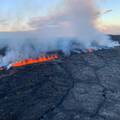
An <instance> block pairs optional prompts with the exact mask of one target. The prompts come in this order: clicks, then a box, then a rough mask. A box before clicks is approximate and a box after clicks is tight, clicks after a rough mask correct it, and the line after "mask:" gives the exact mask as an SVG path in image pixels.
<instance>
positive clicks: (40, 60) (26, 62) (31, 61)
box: [12, 54, 59, 67]
mask: <svg viewBox="0 0 120 120" xmlns="http://www.w3.org/2000/svg"><path fill="white" fill-rule="evenodd" d="M58 58H59V56H58V55H57V54H55V55H51V56H47V57H40V58H37V59H26V60H22V61H18V62H16V63H13V64H12V67H21V66H26V65H30V64H35V63H43V62H48V61H52V60H55V59H58Z"/></svg>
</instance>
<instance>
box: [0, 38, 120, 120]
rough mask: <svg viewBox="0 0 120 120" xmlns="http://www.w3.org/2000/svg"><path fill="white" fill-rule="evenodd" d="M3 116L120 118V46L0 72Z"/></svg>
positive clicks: (5, 119)
mask: <svg viewBox="0 0 120 120" xmlns="http://www.w3.org/2000/svg"><path fill="white" fill-rule="evenodd" d="M112 38H113V39H114V40H118V39H120V36H112ZM0 120H120V47H116V48H113V49H106V50H98V51H95V52H93V53H81V54H75V53H73V54H71V55H70V56H69V57H61V58H60V59H59V60H56V61H51V62H48V63H43V64H36V65H30V66H26V67H23V68H20V69H14V70H9V71H1V72H0Z"/></svg>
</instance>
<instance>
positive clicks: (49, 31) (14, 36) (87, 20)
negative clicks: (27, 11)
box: [0, 0, 119, 65]
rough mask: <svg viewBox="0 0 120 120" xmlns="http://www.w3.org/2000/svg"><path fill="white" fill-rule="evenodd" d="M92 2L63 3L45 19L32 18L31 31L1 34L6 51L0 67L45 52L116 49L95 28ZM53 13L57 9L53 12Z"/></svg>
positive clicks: (71, 0) (73, 0) (68, 52)
mask: <svg viewBox="0 0 120 120" xmlns="http://www.w3.org/2000/svg"><path fill="white" fill-rule="evenodd" d="M95 2H96V1H95V0H89V1H88V0H64V5H63V6H62V8H61V9H60V10H58V11H57V12H55V13H51V14H50V15H48V16H44V17H36V18H32V19H31V20H30V22H29V23H28V24H29V26H30V27H31V28H33V29H34V30H33V31H32V32H21V33H20V32H18V33H17V32H16V33H9V34H7V37H6V34H2V35H1V39H0V48H4V47H6V48H7V51H6V55H5V56H3V57H2V59H1V62H0V64H1V65H7V64H9V63H11V62H15V61H17V60H20V59H23V58H29V57H36V56H40V55H41V54H43V53H46V52H47V51H53V50H62V51H63V52H64V53H65V54H70V51H71V50H73V49H82V50H85V49H89V48H93V49H101V48H107V47H114V46H118V45H119V44H118V42H114V41H112V40H110V38H109V37H108V36H106V35H104V34H103V33H101V32H100V31H99V30H98V29H97V28H96V26H95V22H96V20H97V18H98V16H97V13H98V9H97V8H96V6H95ZM55 11H56V10H55Z"/></svg>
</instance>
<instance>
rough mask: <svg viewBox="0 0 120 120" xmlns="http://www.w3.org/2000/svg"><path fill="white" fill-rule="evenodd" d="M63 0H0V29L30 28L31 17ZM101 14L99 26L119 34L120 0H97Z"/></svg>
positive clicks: (43, 12)
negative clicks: (28, 24) (107, 11)
mask: <svg viewBox="0 0 120 120" xmlns="http://www.w3.org/2000/svg"><path fill="white" fill-rule="evenodd" d="M61 1H63V0H0V31H1V32H3V31H22V30H30V28H29V26H27V24H26V23H27V22H29V20H30V19H31V18H32V17H37V16H45V15H47V14H49V13H50V12H52V10H53V9H55V8H56V10H57V7H58V6H60V5H61ZM98 1H99V2H98V6H99V7H100V9H101V10H102V12H103V13H104V11H105V10H109V9H111V10H112V11H111V12H109V13H107V14H101V15H100V19H99V28H100V29H101V30H103V31H104V32H106V33H113V34H120V9H119V6H120V0H98Z"/></svg>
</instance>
